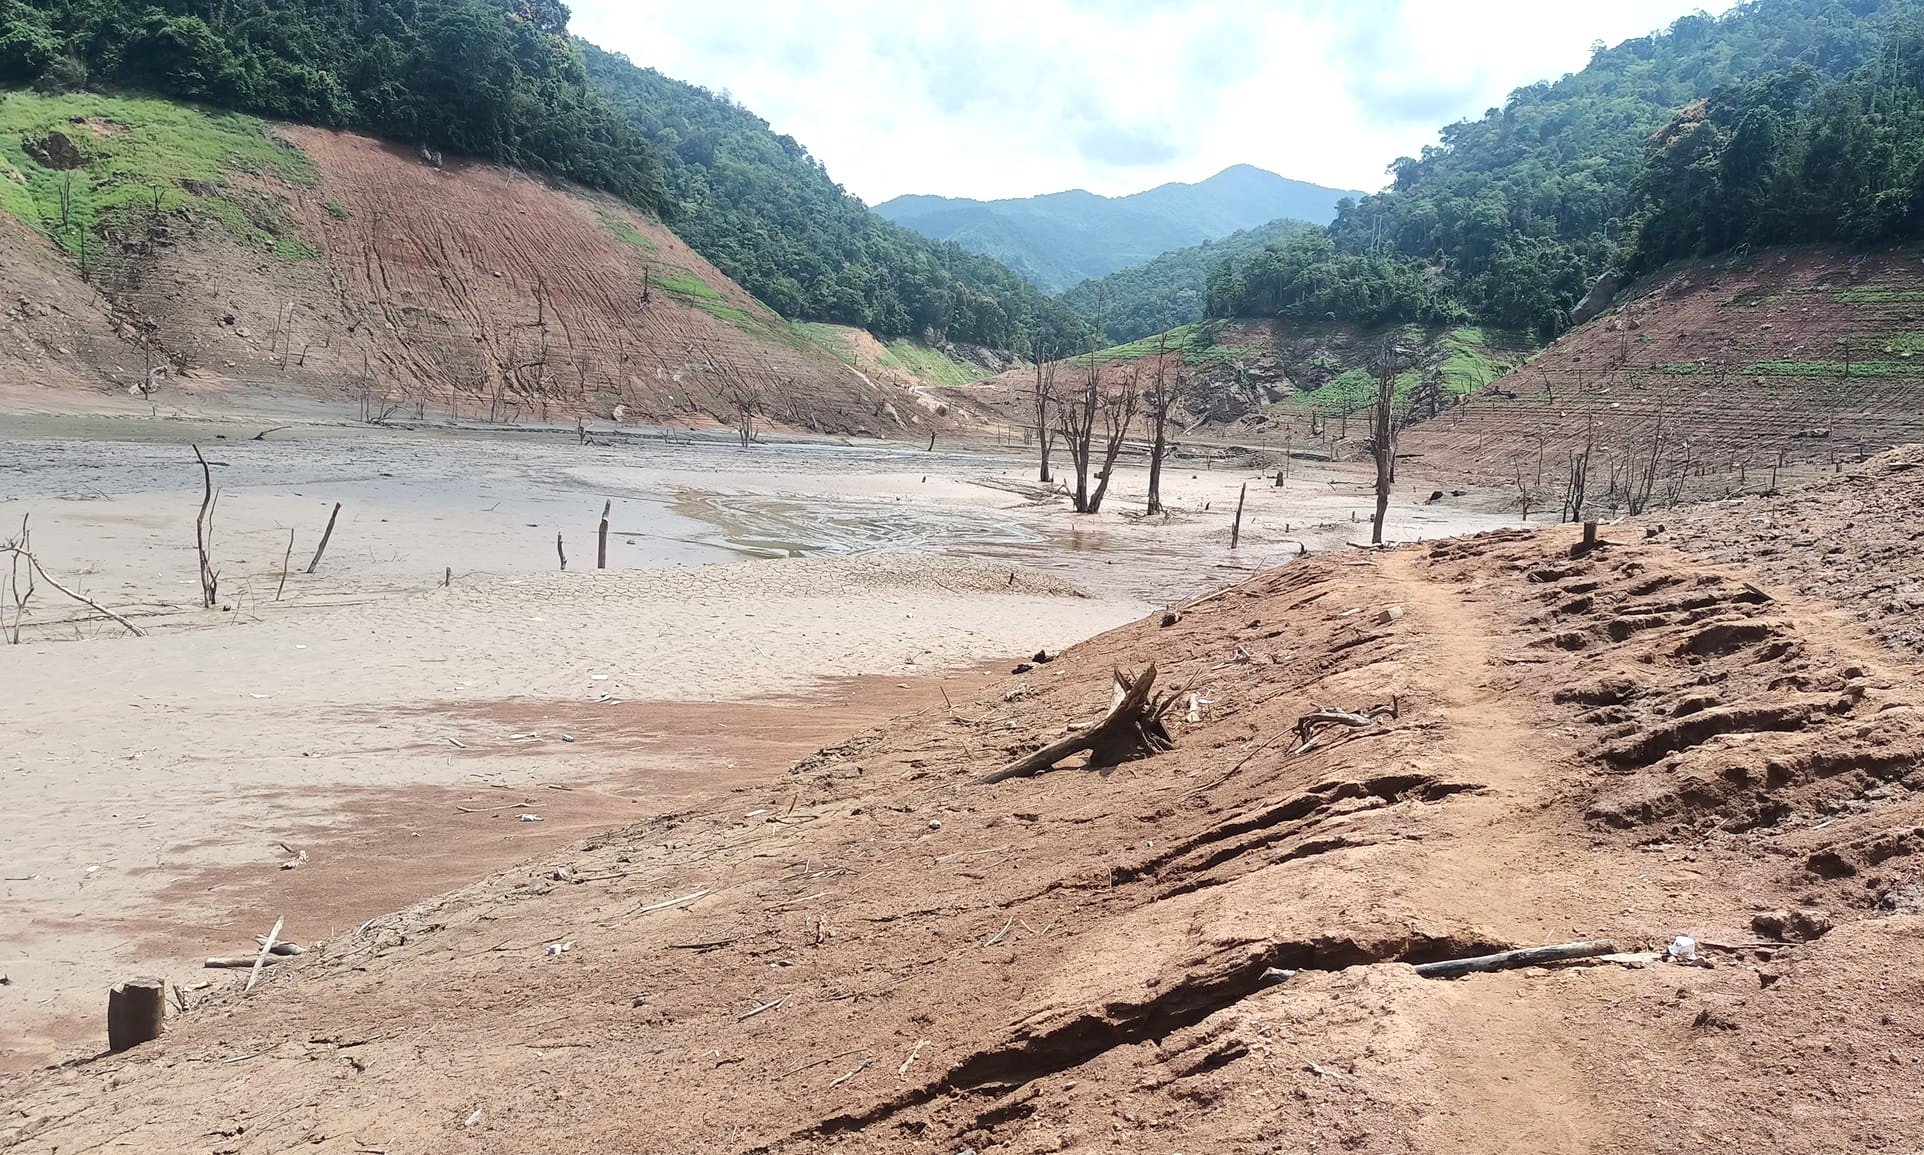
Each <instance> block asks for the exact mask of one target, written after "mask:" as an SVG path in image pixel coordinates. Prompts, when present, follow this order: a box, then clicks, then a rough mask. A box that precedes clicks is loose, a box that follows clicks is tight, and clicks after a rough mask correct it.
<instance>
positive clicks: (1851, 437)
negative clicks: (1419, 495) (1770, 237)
mask: <svg viewBox="0 0 1924 1155" xmlns="http://www.w3.org/2000/svg"><path fill="white" fill-rule="evenodd" d="M1840 342H1841V344H1840ZM1846 361H1848V362H1850V363H1851V371H1850V372H1849V373H1848V374H1846V372H1845V362H1846ZM1660 419H1661V421H1662V424H1663V428H1664V432H1665V437H1666V439H1667V447H1666V448H1665V449H1664V450H1663V451H1662V462H1663V470H1664V471H1665V472H1666V473H1667V472H1669V471H1671V470H1672V469H1673V468H1674V467H1675V466H1676V465H1677V464H1678V463H1679V462H1681V461H1682V460H1684V459H1686V458H1687V459H1688V460H1690V461H1691V462H1692V463H1693V465H1694V466H1696V467H1702V468H1705V469H1707V470H1709V471H1712V472H1715V473H1718V474H1726V473H1729V474H1734V473H1735V472H1736V471H1737V469H1738V467H1739V463H1747V465H1748V469H1749V473H1750V480H1752V481H1753V482H1754V481H1755V474H1756V471H1757V470H1758V469H1759V467H1767V466H1768V465H1769V464H1770V463H1772V462H1774V461H1775V460H1777V457H1778V455H1779V453H1782V454H1783V455H1784V457H1785V459H1786V460H1788V461H1790V462H1807V463H1824V464H1828V463H1829V462H1830V461H1831V460H1833V459H1836V458H1845V459H1855V458H1858V457H1861V456H1863V455H1865V454H1867V453H1873V452H1876V451H1879V450H1882V449H1887V448H1889V447H1891V446H1893V445H1897V444H1901V443H1905V442H1911V441H1917V440H1920V439H1921V438H1924V263H1920V261H1919V253H1918V251H1916V250H1914V249H1900V250H1883V251H1878V252H1874V253H1854V252H1849V251H1844V250H1838V249H1815V248H1813V249H1796V250H1783V251H1771V252H1766V253H1763V254H1760V255H1758V256H1756V257H1754V258H1743V259H1736V260H1730V261H1725V262H1722V263H1718V264H1711V265H1693V266H1690V267H1688V268H1685V269H1683V270H1681V271H1675V272H1671V273H1669V274H1666V275H1663V276H1659V277H1655V278H1651V279H1649V280H1647V281H1646V282H1644V283H1643V284H1640V285H1639V286H1637V287H1636V288H1635V290H1633V295H1632V296H1631V298H1630V299H1629V300H1627V301H1626V302H1625V303H1623V304H1621V305H1619V306H1618V307H1617V308H1615V309H1613V310H1612V311H1610V312H1608V313H1606V314H1604V315H1603V316H1601V317H1599V318H1597V319H1596V320H1594V321H1591V322H1590V323H1588V324H1586V325H1584V326H1582V327H1581V328H1578V329H1575V330H1572V331H1571V332H1570V333H1568V334H1565V335H1564V336H1563V337H1562V338H1561V339H1560V340H1558V341H1557V342H1556V343H1555V344H1553V345H1552V346H1550V348H1548V349H1546V350H1545V351H1544V352H1543V353H1542V354H1541V355H1539V356H1538V357H1537V358H1536V359H1534V360H1532V361H1531V362H1530V363H1529V364H1528V365H1526V366H1525V367H1523V368H1521V369H1519V370H1517V371H1515V372H1513V373H1510V374H1507V375H1505V376H1504V377H1502V378H1501V379H1499V380H1498V381H1496V382H1495V383H1494V384H1493V385H1492V386H1491V387H1489V388H1488V389H1486V390H1484V391H1483V392H1481V393H1479V394H1477V395H1476V396H1474V397H1472V398H1470V399H1469V400H1468V402H1467V403H1466V404H1463V405H1461V406H1459V407H1457V408H1455V409H1453V410H1451V411H1449V412H1448V413H1446V414H1444V415H1443V416H1441V417H1440V418H1438V419H1436V420H1433V421H1429V422H1426V423H1424V424H1422V425H1419V426H1416V427H1415V428H1413V429H1411V430H1409V431H1408V432H1407V433H1406V434H1405V435H1404V438H1403V441H1402V446H1401V447H1402V448H1403V449H1404V450H1405V451H1407V452H1411V453H1422V454H1424V455H1425V456H1426V457H1427V459H1428V463H1429V464H1432V465H1437V466H1448V467H1450V468H1453V469H1457V470H1460V471H1462V472H1464V473H1466V474H1469V475H1473V476H1479V477H1482V478H1484V479H1489V480H1502V479H1506V478H1509V477H1511V476H1512V474H1513V472H1514V468H1515V466H1514V463H1515V461H1516V460H1517V458H1518V457H1519V455H1522V456H1523V457H1524V459H1525V460H1526V463H1527V462H1532V461H1533V460H1534V457H1535V455H1536V453H1537V450H1538V446H1539V443H1541V444H1543V445H1544V446H1545V447H1546V448H1547V456H1548V458H1549V460H1550V461H1552V462H1554V463H1562V462H1565V461H1566V460H1567V455H1568V454H1569V452H1570V451H1572V450H1573V449H1580V448H1581V446H1582V444H1583V442H1584V441H1585V439H1586V437H1590V436H1592V435H1594V443H1595V447H1596V454H1595V461H1594V465H1595V468H1596V471H1597V473H1598V475H1599V476H1598V478H1597V479H1596V481H1595V482H1593V486H1592V488H1593V489H1595V490H1598V491H1600V490H1601V489H1602V487H1603V486H1602V480H1603V478H1602V474H1603V472H1604V471H1605V469H1606V468H1607V467H1608V463H1609V462H1610V461H1612V460H1622V459H1628V458H1629V457H1631V456H1633V455H1634V453H1635V449H1634V448H1633V447H1635V446H1647V444H1648V442H1649V439H1650V437H1651V435H1652V433H1653V431H1654V430H1655V429H1656V427H1657V424H1658V422H1659V420H1660Z"/></svg>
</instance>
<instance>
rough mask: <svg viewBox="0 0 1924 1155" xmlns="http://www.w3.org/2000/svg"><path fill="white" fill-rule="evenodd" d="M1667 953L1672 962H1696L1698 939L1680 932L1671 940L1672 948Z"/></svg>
mask: <svg viewBox="0 0 1924 1155" xmlns="http://www.w3.org/2000/svg"><path fill="white" fill-rule="evenodd" d="M1665 953H1666V954H1667V955H1668V956H1669V958H1670V961H1671V962H1681V963H1694V962H1696V961H1697V940H1696V939H1694V938H1691V937H1690V936H1689V935H1687V934H1680V935H1678V936H1677V937H1676V938H1673V939H1671V940H1670V949H1669V950H1668V951H1666V952H1665Z"/></svg>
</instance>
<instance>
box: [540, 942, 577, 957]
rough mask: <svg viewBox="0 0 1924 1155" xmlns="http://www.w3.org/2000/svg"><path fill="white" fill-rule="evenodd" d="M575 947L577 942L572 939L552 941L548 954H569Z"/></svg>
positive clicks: (553, 955) (550, 955)
mask: <svg viewBox="0 0 1924 1155" xmlns="http://www.w3.org/2000/svg"><path fill="white" fill-rule="evenodd" d="M574 948H575V944H574V943H573V942H572V941H569V942H551V943H549V944H548V950H547V955H548V957H549V958H560V957H561V956H562V955H564V954H567V953H568V952H569V951H571V950H573V949H574Z"/></svg>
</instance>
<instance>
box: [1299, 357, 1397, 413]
mask: <svg viewBox="0 0 1924 1155" xmlns="http://www.w3.org/2000/svg"><path fill="white" fill-rule="evenodd" d="M1422 383H1423V375H1422V374H1421V373H1418V372H1416V371H1415V370H1413V369H1412V370H1408V371H1405V372H1402V373H1398V374H1397V375H1396V397H1397V400H1399V401H1402V400H1406V399H1407V398H1408V397H1409V395H1410V392H1411V391H1412V390H1414V389H1415V388H1416V387H1417V386H1418V385H1420V384H1422ZM1294 400H1295V402H1296V408H1298V409H1300V408H1302V407H1303V406H1304V405H1305V404H1307V405H1308V406H1310V407H1311V408H1315V409H1321V410H1323V411H1324V412H1326V413H1354V412H1356V411H1357V410H1358V409H1367V408H1369V407H1370V406H1371V405H1374V404H1375V403H1376V374H1374V373H1372V372H1370V371H1369V370H1368V369H1360V368H1358V369H1345V370H1344V371H1343V372H1341V373H1338V374H1337V375H1336V376H1335V377H1333V378H1331V379H1330V380H1328V381H1326V382H1324V383H1323V385H1322V386H1321V387H1320V388H1317V389H1308V390H1305V391H1304V392H1302V393H1299V394H1297V396H1296V397H1295V398H1294Z"/></svg>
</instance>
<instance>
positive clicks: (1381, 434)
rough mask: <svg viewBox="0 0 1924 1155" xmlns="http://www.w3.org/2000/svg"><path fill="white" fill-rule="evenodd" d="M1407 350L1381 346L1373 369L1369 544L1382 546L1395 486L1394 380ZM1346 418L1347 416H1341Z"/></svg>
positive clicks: (1393, 346)
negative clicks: (1373, 479) (1372, 505)
mask: <svg viewBox="0 0 1924 1155" xmlns="http://www.w3.org/2000/svg"><path fill="white" fill-rule="evenodd" d="M1407 355H1408V352H1407V350H1405V349H1403V348H1401V347H1399V346H1397V345H1396V344H1395V343H1394V342H1393V341H1387V342H1385V343H1384V348H1383V351H1382V354H1381V355H1380V356H1379V357H1378V360H1377V368H1376V401H1375V403H1374V404H1372V405H1371V406H1370V442H1369V449H1370V456H1371V457H1372V458H1374V459H1375V461H1376V514H1375V516H1374V517H1372V518H1371V519H1370V544H1371V545H1382V544H1383V523H1384V521H1385V520H1386V519H1387V518H1388V517H1389V512H1390V487H1391V486H1393V485H1395V484H1396V377H1397V373H1398V371H1399V369H1400V368H1401V366H1402V362H1403V359H1404V358H1405V357H1406V356H1407ZM1345 417H1346V418H1347V415H1345Z"/></svg>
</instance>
